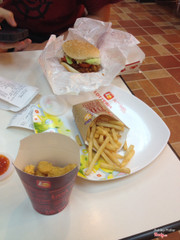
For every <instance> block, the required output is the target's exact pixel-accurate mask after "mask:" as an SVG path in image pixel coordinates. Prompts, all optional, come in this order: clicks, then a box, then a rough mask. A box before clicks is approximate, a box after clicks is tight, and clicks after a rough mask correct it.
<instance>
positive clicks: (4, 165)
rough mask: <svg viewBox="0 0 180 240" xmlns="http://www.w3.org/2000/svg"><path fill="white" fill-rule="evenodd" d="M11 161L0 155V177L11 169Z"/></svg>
mask: <svg viewBox="0 0 180 240" xmlns="http://www.w3.org/2000/svg"><path fill="white" fill-rule="evenodd" d="M9 165H10V161H9V159H8V158H7V157H5V156H4V155H2V154H0V175H3V174H4V173H5V172H6V171H7V170H8V168H9Z"/></svg>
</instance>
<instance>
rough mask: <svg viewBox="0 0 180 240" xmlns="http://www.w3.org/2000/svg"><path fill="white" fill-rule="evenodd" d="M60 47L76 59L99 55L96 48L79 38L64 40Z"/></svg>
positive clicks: (97, 56)
mask: <svg viewBox="0 0 180 240" xmlns="http://www.w3.org/2000/svg"><path fill="white" fill-rule="evenodd" d="M62 49H63V51H64V52H65V54H67V55H68V56H69V57H71V58H73V59H77V60H84V59H89V58H99V57H100V53H99V49H98V48H96V47H95V46H94V45H92V44H90V43H88V42H85V41H81V40H69V41H66V42H65V43H64V44H63V45H62Z"/></svg>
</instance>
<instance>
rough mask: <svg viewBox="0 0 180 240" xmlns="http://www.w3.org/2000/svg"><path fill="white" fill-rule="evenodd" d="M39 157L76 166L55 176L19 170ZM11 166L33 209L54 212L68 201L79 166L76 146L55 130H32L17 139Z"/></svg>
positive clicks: (39, 158)
mask: <svg viewBox="0 0 180 240" xmlns="http://www.w3.org/2000/svg"><path fill="white" fill-rule="evenodd" d="M39 161H48V162H50V163H52V164H53V165H54V166H58V167H64V166H66V165H68V164H76V165H77V167H76V168H74V169H73V170H71V171H70V172H68V173H66V174H64V175H62V176H59V177H40V176H35V175H31V174H28V173H25V172H24V171H23V169H24V168H25V166H27V165H35V166H37V164H38V163H39ZM14 166H15V169H16V171H17V173H18V175H19V177H20V179H21V181H22V184H23V186H24V188H25V190H26V192H27V194H28V196H29V198H30V200H31V203H32V205H33V207H34V209H35V210H36V211H37V212H39V213H41V214H45V215H52V214H56V213H58V212H60V211H62V210H63V209H64V208H65V207H66V206H67V204H68V202H69V198H70V194H71V191H72V188H73V186H74V182H75V179H76V176H77V173H78V169H79V166H80V149H79V146H78V144H77V143H76V142H75V141H73V140H72V139H71V138H69V137H67V136H65V135H62V134H59V133H50V132H48V133H40V134H33V135H30V136H28V137H26V138H24V139H22V140H21V142H20V147H19V151H18V155H17V157H16V159H15V162H14Z"/></svg>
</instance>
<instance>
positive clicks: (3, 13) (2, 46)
mask: <svg viewBox="0 0 180 240" xmlns="http://www.w3.org/2000/svg"><path fill="white" fill-rule="evenodd" d="M4 19H5V20H6V21H7V22H8V23H9V25H11V26H12V27H16V26H17V23H16V21H15V19H14V15H13V13H12V12H11V11H8V10H6V9H4V8H1V7H0V23H1V22H2V21H3V20H4ZM0 31H1V27H0ZM30 44H31V40H30V39H29V38H27V39H25V40H23V41H20V42H16V43H3V42H0V53H1V52H6V51H7V50H8V49H11V48H13V49H14V51H21V50H23V49H25V48H26V47H27V46H28V45H30Z"/></svg>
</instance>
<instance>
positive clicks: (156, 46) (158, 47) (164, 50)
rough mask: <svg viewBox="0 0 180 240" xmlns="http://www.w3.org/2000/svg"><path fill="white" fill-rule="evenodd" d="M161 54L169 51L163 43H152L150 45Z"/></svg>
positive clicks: (167, 53)
mask: <svg viewBox="0 0 180 240" xmlns="http://www.w3.org/2000/svg"><path fill="white" fill-rule="evenodd" d="M152 47H153V48H154V49H155V50H156V51H157V52H158V53H159V54H160V55H161V56H164V55H169V54H170V52H169V51H168V50H167V48H165V47H163V45H153V46H152Z"/></svg>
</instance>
